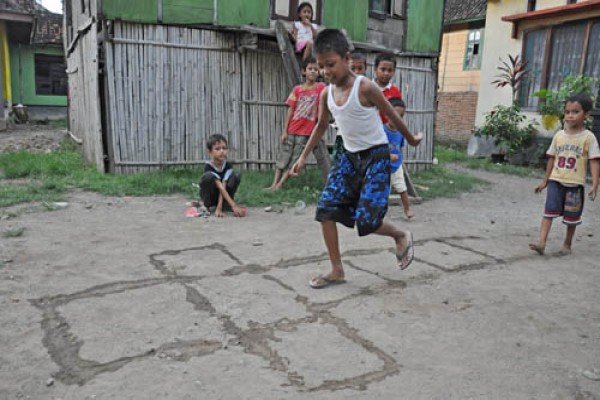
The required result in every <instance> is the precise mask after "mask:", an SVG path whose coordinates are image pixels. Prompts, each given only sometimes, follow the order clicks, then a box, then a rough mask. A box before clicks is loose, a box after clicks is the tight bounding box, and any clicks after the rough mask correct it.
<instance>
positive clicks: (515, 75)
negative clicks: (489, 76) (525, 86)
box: [492, 54, 527, 105]
mask: <svg viewBox="0 0 600 400" xmlns="http://www.w3.org/2000/svg"><path fill="white" fill-rule="evenodd" d="M500 63H501V65H500V66H499V67H498V70H499V71H501V74H499V75H496V78H498V79H496V80H495V81H493V82H492V85H495V86H496V87H497V88H503V87H505V86H510V88H511V89H512V102H513V105H515V104H517V96H518V93H519V87H521V83H522V82H523V79H524V78H525V76H526V74H527V68H526V67H527V61H523V60H521V57H520V56H519V55H516V56H514V57H513V56H511V55H510V54H509V55H508V62H506V61H504V60H502V59H500Z"/></svg>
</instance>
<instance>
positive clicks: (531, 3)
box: [527, 0, 537, 12]
mask: <svg viewBox="0 0 600 400" xmlns="http://www.w3.org/2000/svg"><path fill="white" fill-rule="evenodd" d="M536 3H537V1H536V0H527V11H528V12H529V11H535V6H536Z"/></svg>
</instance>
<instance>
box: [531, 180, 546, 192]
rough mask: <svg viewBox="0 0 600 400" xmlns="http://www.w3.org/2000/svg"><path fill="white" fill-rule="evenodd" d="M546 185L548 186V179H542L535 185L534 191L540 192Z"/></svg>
mask: <svg viewBox="0 0 600 400" xmlns="http://www.w3.org/2000/svg"><path fill="white" fill-rule="evenodd" d="M546 186H548V181H547V180H545V179H544V180H543V181H542V183H540V184H539V185H537V186H536V187H535V189H534V192H535V193H541V192H542V191H543V190H544V189H546Z"/></svg>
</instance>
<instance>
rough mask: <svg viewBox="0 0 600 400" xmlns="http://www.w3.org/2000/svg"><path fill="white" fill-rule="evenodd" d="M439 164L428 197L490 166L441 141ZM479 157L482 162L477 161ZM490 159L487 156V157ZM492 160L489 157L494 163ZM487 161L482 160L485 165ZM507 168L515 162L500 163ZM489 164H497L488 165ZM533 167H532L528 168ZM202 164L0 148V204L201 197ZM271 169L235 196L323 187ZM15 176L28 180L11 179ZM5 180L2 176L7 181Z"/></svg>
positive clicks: (309, 175)
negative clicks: (97, 163)
mask: <svg viewBox="0 0 600 400" xmlns="http://www.w3.org/2000/svg"><path fill="white" fill-rule="evenodd" d="M436 157H438V160H440V161H441V162H440V165H438V166H434V167H433V168H432V169H431V170H429V171H423V172H419V173H415V174H413V175H412V178H413V181H414V183H415V184H416V185H418V187H417V189H420V188H427V190H424V189H420V190H418V191H419V193H420V195H422V197H423V198H425V199H431V198H435V197H449V196H457V195H459V194H460V193H463V192H469V191H472V190H474V188H475V187H476V186H478V185H482V184H485V182H484V181H482V180H480V179H477V178H475V177H473V176H470V175H468V174H464V173H459V172H455V171H451V170H449V169H448V168H445V167H444V164H446V163H451V162H452V163H460V164H462V165H466V166H469V167H470V168H478V169H487V168H488V167H485V164H484V162H485V160H473V159H469V158H468V157H467V156H466V155H465V153H464V151H462V150H456V149H453V148H447V147H443V146H437V149H436ZM476 163H479V164H480V165H479V166H478V164H476ZM488 163H489V162H488ZM490 164H491V163H490ZM482 165H483V166H482ZM502 167H504V171H502V172H505V171H506V170H507V169H508V168H506V167H511V168H517V170H518V168H519V167H512V166H502ZM489 168H490V170H493V169H494V168H496V167H494V166H493V165H492V166H489ZM524 170H527V171H529V170H528V169H524ZM202 171H203V168H201V167H194V168H168V169H164V170H157V171H153V172H146V173H140V174H134V175H110V174H102V173H99V172H97V171H96V170H95V169H94V168H92V167H90V166H88V165H86V164H85V163H84V162H83V160H82V158H81V155H80V153H79V152H78V151H76V150H75V149H74V148H73V147H72V146H70V145H68V144H66V143H64V144H63V146H62V148H61V150H60V151H57V152H53V153H49V154H33V153H29V152H16V153H7V154H0V207H7V206H11V205H14V204H18V203H25V202H42V203H45V204H51V203H52V202H56V201H61V200H64V197H65V195H66V193H67V192H68V191H69V189H72V188H80V189H83V190H87V191H92V192H97V193H100V194H102V195H106V196H117V197H120V196H155V195H170V194H181V195H184V196H185V197H187V198H188V199H197V198H198V189H197V187H194V186H193V185H192V184H194V183H197V182H198V180H199V179H200V176H201V175H202ZM273 173H274V172H273V171H242V182H241V185H240V188H239V190H238V193H237V195H236V202H239V203H240V204H244V205H247V206H250V207H261V206H269V205H277V204H283V205H293V204H295V203H296V202H297V201H298V200H302V201H304V202H305V203H306V204H315V203H316V201H317V200H318V198H319V195H320V193H321V189H322V180H321V174H320V171H319V170H318V169H317V168H314V167H312V168H307V169H306V170H305V171H304V172H303V173H302V174H301V175H300V176H298V177H295V178H291V179H290V180H288V182H287V183H286V186H285V188H284V189H283V190H280V191H277V192H267V191H264V190H263V188H266V187H268V186H270V184H271V182H272V180H273ZM11 179H21V180H26V181H27V183H21V184H17V183H11V182H10V181H7V180H11ZM3 180H4V182H3Z"/></svg>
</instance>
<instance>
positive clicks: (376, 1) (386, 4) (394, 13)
mask: <svg viewBox="0 0 600 400" xmlns="http://www.w3.org/2000/svg"><path fill="white" fill-rule="evenodd" d="M405 5H406V0H369V16H370V17H373V18H378V19H385V18H388V17H395V18H404V15H405V14H406V10H405Z"/></svg>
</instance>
